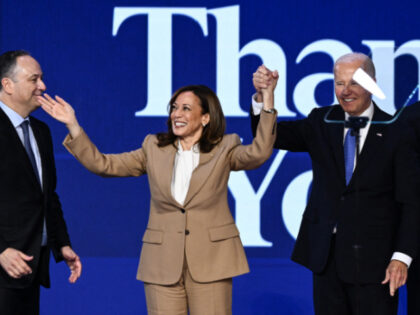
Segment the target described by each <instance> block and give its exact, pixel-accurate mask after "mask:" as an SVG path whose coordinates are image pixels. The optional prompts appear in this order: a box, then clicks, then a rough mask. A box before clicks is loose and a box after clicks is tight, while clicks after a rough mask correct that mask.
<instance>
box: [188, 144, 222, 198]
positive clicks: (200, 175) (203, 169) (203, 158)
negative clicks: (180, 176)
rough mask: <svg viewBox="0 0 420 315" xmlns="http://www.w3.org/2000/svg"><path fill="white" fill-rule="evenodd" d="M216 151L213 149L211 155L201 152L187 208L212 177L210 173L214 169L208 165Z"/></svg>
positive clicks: (189, 191) (193, 176) (191, 181)
mask: <svg viewBox="0 0 420 315" xmlns="http://www.w3.org/2000/svg"><path fill="white" fill-rule="evenodd" d="M214 150H215V149H213V150H212V151H211V152H209V153H201V152H200V162H199V163H198V166H197V167H196V169H195V170H194V171H193V173H192V175H191V180H190V187H189V188H188V193H187V196H186V197H185V201H184V206H186V205H187V204H188V203H189V202H190V201H191V199H192V198H193V197H194V196H195V195H196V194H197V193H198V192H199V191H200V189H201V188H202V187H203V185H204V183H205V182H206V180H207V178H208V177H209V176H210V173H211V171H212V170H213V168H212V167H211V165H209V164H208V162H209V161H210V160H211V158H212V157H213V156H214Z"/></svg>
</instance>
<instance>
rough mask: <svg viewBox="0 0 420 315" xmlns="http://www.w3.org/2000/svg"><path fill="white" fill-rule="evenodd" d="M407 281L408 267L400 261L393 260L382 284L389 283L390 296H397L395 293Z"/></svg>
mask: <svg viewBox="0 0 420 315" xmlns="http://www.w3.org/2000/svg"><path fill="white" fill-rule="evenodd" d="M406 281H407V265H405V264H404V263H403V262H401V261H398V260H392V261H391V262H390V264H389V266H388V268H387V270H386V276H385V280H384V281H382V284H385V283H387V282H389V294H390V295H391V296H394V295H395V292H396V291H397V290H398V288H400V287H401V286H403V285H404V284H405V282H406Z"/></svg>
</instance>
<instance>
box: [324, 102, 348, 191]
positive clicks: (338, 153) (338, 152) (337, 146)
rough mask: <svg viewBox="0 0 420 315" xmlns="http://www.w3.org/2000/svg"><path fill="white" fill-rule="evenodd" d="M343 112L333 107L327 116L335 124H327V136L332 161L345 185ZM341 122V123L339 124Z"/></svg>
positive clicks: (337, 107)
mask: <svg viewBox="0 0 420 315" xmlns="http://www.w3.org/2000/svg"><path fill="white" fill-rule="evenodd" d="M344 118H345V117H344V111H343V110H342V109H341V107H339V106H334V107H333V108H332V110H331V112H330V113H329V114H328V115H327V119H328V120H334V121H336V123H327V125H326V128H327V135H328V142H329V145H330V148H331V150H332V152H333V156H334V160H335V163H336V167H337V170H338V174H339V176H340V178H341V179H342V180H343V183H345V180H346V175H345V170H344V149H343V141H344ZM339 122H343V123H339Z"/></svg>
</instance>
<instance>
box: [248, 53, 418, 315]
mask: <svg viewBox="0 0 420 315" xmlns="http://www.w3.org/2000/svg"><path fill="white" fill-rule="evenodd" d="M359 67H361V68H362V69H363V70H364V71H365V72H367V73H368V74H369V75H370V76H371V77H372V78H375V68H374V65H373V63H372V61H371V60H370V58H368V57H367V56H366V55H364V54H360V53H352V54H348V55H344V56H342V57H340V58H339V59H338V60H337V61H336V63H335V65H334V84H335V94H336V97H337V99H338V101H339V103H340V104H339V105H334V106H328V107H322V108H317V109H314V110H313V111H312V112H311V113H310V114H309V116H308V117H307V118H305V119H302V120H298V121H288V122H279V123H278V125H277V139H276V142H275V144H274V147H275V148H278V149H284V150H290V151H300V152H308V153H309V155H310V157H311V160H312V169H313V182H312V191H311V194H310V197H309V201H308V204H307V207H306V209H305V212H304V214H303V218H302V223H301V227H300V230H299V235H298V237H297V240H296V244H295V247H294V250H293V254H292V259H293V260H294V261H295V262H297V263H299V264H302V265H303V266H305V267H307V268H309V269H310V270H312V272H313V294H314V296H313V298H314V308H315V313H316V314H319V315H321V314H322V315H325V314H331V315H337V314H340V315H346V314H356V315H365V314H366V315H373V314H380V315H385V314H389V315H391V314H397V306H398V294H395V293H396V290H397V289H398V288H399V287H400V286H401V285H403V284H404V283H405V281H406V278H407V268H408V266H409V265H410V263H411V260H412V259H413V258H414V257H415V255H416V250H417V242H416V240H417V229H418V227H417V226H416V224H415V223H416V222H417V221H418V217H419V202H418V200H417V199H418V197H417V191H416V189H418V185H417V183H416V180H417V178H416V177H417V174H418V172H417V165H416V163H415V157H414V155H413V153H412V151H411V149H412V148H411V147H410V145H409V143H408V138H406V137H404V138H400V137H399V136H397V135H396V133H395V132H394V131H393V128H394V126H393V125H387V124H374V123H371V121H387V120H390V119H391V118H392V117H391V116H390V115H388V114H386V113H385V112H383V111H382V110H380V109H379V108H378V107H377V106H376V105H375V104H374V103H373V102H372V100H371V94H370V93H369V92H368V91H366V90H365V89H364V88H363V87H361V86H360V85H359V84H357V83H356V82H355V81H354V80H353V74H354V72H355V71H356V70H357V69H358V68H359ZM277 79H278V75H277V73H276V72H271V71H270V70H268V69H267V68H265V67H264V66H261V67H259V68H258V70H257V71H256V72H255V73H254V79H253V82H254V86H255V88H256V90H257V94H256V95H255V96H254V97H253V114H252V115H251V117H252V126H253V129H254V130H255V125H256V123H257V122H258V113H259V110H260V109H259V102H260V94H259V93H258V91H259V90H260V89H261V88H265V87H266V86H267V85H268V84H270V82H271V81H272V80H277ZM349 116H367V117H369V122H368V124H367V126H366V127H365V128H362V129H361V131H360V149H361V151H360V157H359V159H358V160H357V161H356V159H355V155H356V154H355V150H356V149H355V142H356V141H355V137H354V134H352V133H351V131H349V130H348V128H345V127H344V124H340V123H328V122H327V121H344V120H345V119H348V117H349ZM406 140H407V141H406ZM343 143H344V145H343ZM416 185H417V187H416Z"/></svg>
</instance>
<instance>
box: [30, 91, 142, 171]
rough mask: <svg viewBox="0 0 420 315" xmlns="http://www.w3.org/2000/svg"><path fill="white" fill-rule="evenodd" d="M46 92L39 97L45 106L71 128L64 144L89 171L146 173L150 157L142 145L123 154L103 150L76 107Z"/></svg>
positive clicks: (43, 106)
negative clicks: (86, 129) (93, 137)
mask: <svg viewBox="0 0 420 315" xmlns="http://www.w3.org/2000/svg"><path fill="white" fill-rule="evenodd" d="M44 95H45V96H44V97H41V96H39V97H38V100H39V102H40V103H41V104H42V108H43V109H44V110H45V111H46V112H47V113H48V114H50V115H51V117H53V118H55V119H57V120H58V121H60V122H62V123H64V124H65V125H66V127H67V129H68V130H69V135H68V136H67V137H66V138H65V139H64V142H63V144H64V146H65V147H66V149H67V150H68V151H69V152H70V153H71V154H72V155H73V156H74V157H75V158H76V159H77V160H78V161H79V162H80V163H81V164H82V165H83V166H84V167H86V168H87V169H88V170H89V171H91V172H93V173H95V174H98V175H101V176H116V177H126V176H140V175H142V174H144V173H146V163H147V157H146V153H145V152H144V150H143V149H142V148H140V149H137V150H134V151H131V152H126V153H120V154H103V153H101V152H100V151H99V150H98V149H97V147H96V146H95V145H94V144H93V143H92V141H90V139H89V137H88V136H87V134H86V133H85V132H84V131H83V129H82V127H81V126H80V125H79V123H78V121H77V119H76V114H75V111H74V109H73V107H72V106H71V105H70V104H69V103H67V102H66V101H65V100H64V99H62V98H61V97H59V96H56V97H55V99H53V98H52V97H50V96H49V95H48V94H44ZM147 139H148V138H146V140H147ZM146 140H145V142H146Z"/></svg>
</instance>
